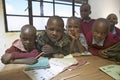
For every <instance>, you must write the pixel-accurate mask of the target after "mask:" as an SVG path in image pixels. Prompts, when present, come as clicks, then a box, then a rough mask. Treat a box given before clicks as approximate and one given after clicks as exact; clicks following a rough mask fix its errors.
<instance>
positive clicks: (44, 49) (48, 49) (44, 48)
mask: <svg viewBox="0 0 120 80" xmlns="http://www.w3.org/2000/svg"><path fill="white" fill-rule="evenodd" d="M42 51H43V52H45V53H52V52H53V48H52V47H51V46H50V45H48V44H46V45H44V46H43V47H42Z"/></svg>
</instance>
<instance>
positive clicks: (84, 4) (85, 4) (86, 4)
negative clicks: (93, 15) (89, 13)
mask: <svg viewBox="0 0 120 80" xmlns="http://www.w3.org/2000/svg"><path fill="white" fill-rule="evenodd" d="M83 6H87V7H88V8H89V10H91V6H90V5H89V4H88V3H83V4H82V5H81V7H83Z"/></svg>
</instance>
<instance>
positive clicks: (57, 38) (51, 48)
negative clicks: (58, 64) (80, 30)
mask: <svg viewBox="0 0 120 80" xmlns="http://www.w3.org/2000/svg"><path fill="white" fill-rule="evenodd" d="M45 28H46V30H45V31H43V32H41V33H39V34H38V36H37V41H38V46H39V50H40V51H42V52H45V54H44V55H43V56H46V57H58V58H60V57H63V56H65V55H68V54H69V42H70V41H69V39H68V37H67V36H66V34H65V33H64V22H63V20H62V18H60V17H59V16H52V17H50V18H49V19H48V22H47V25H46V27H45Z"/></svg>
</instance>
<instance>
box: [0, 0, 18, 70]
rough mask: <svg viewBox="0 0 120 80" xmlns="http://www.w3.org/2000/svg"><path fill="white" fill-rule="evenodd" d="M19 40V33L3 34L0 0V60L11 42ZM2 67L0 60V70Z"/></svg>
mask: <svg viewBox="0 0 120 80" xmlns="http://www.w3.org/2000/svg"><path fill="white" fill-rule="evenodd" d="M17 38H19V33H18V32H17V33H5V25H4V16H3V6H2V0H0V59H1V55H3V54H4V51H5V49H6V48H8V47H9V46H10V45H11V43H12V41H13V40H15V39H17ZM2 67H3V64H2V63H1V60H0V69H1V68H2Z"/></svg>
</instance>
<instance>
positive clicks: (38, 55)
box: [35, 52, 45, 59]
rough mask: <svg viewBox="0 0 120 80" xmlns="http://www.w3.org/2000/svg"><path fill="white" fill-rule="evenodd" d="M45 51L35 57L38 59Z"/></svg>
mask: <svg viewBox="0 0 120 80" xmlns="http://www.w3.org/2000/svg"><path fill="white" fill-rule="evenodd" d="M44 53H45V52H41V53H40V54H38V55H37V56H36V57H35V59H38V58H39V57H40V56H41V55H42V54H44Z"/></svg>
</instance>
